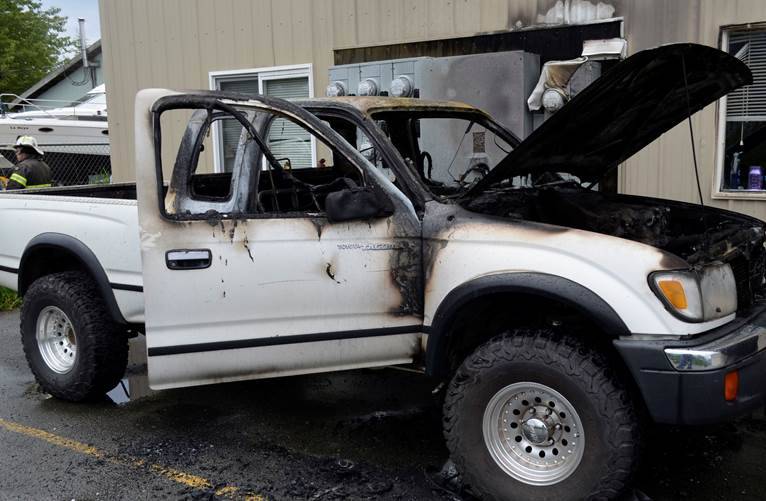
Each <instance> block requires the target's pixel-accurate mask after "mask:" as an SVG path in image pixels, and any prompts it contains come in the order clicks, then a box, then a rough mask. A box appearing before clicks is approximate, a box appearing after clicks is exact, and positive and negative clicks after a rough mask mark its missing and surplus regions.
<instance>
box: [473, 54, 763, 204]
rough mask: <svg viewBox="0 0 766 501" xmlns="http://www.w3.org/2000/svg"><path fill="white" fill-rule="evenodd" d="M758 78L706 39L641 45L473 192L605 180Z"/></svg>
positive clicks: (474, 194) (553, 119) (566, 106)
mask: <svg viewBox="0 0 766 501" xmlns="http://www.w3.org/2000/svg"><path fill="white" fill-rule="evenodd" d="M684 68H685V70H686V83H685V81H684ZM752 81H753V77H752V74H751V73H750V70H749V69H748V67H747V66H746V65H745V64H744V63H742V62H741V61H740V60H739V59H737V58H735V57H733V56H730V55H729V54H727V53H725V52H722V51H720V50H718V49H714V48H712V47H708V46H705V45H697V44H689V43H684V44H673V45H664V46H661V47H657V48H655V49H650V50H645V51H641V52H638V53H636V54H634V55H633V56H631V57H629V58H627V59H626V60H625V61H623V62H621V63H619V64H618V65H616V66H615V67H614V68H612V69H611V70H610V71H609V72H607V73H606V74H604V75H603V76H602V77H601V78H599V79H598V80H596V81H595V82H593V83H592V84H590V85H589V86H588V87H586V88H585V89H584V90H583V91H582V92H581V93H580V94H578V95H577V96H576V97H575V98H574V99H572V100H571V101H570V102H569V103H567V104H566V105H565V106H564V107H563V108H562V109H561V110H559V111H558V112H557V113H556V114H555V115H553V116H552V117H550V118H549V119H548V120H546V121H545V123H543V125H541V126H540V127H539V128H538V129H537V130H535V131H534V132H533V133H532V134H531V135H530V136H529V137H528V138H527V139H525V140H524V141H522V143H521V144H520V145H519V146H518V147H516V148H515V149H514V150H513V151H512V152H511V153H510V154H508V156H507V157H506V158H505V159H503V160H502V161H501V162H500V163H498V164H497V166H496V167H495V168H494V169H493V170H492V171H491V172H490V173H489V174H488V175H487V176H486V177H485V178H484V179H482V180H481V181H480V182H479V183H477V184H476V185H475V186H474V187H473V188H472V189H471V190H469V192H468V193H466V198H472V197H474V196H476V195H478V194H479V193H481V192H483V191H484V190H486V189H487V188H488V187H489V186H491V185H493V184H495V183H497V182H499V181H502V180H504V179H510V178H512V177H514V176H523V175H527V174H532V175H533V176H534V175H539V174H542V173H544V172H567V173H570V174H573V175H575V176H577V177H578V178H580V180H581V181H586V180H589V181H594V180H598V179H601V178H602V177H603V175H604V174H605V173H606V172H607V171H609V170H610V169H612V168H613V167H614V166H615V165H617V164H619V163H620V162H622V161H624V160H626V159H627V158H629V157H631V156H632V155H633V154H635V153H636V152H637V151H639V150H640V149H642V148H643V147H644V146H646V145H647V144H649V143H651V142H652V141H654V140H655V139H657V138H658V137H659V136H660V135H662V134H663V133H664V132H666V131H668V130H670V129H671V128H673V127H674V126H675V125H677V124H678V123H680V122H681V121H682V120H684V119H685V118H687V117H688V116H689V115H690V114H693V113H695V112H697V111H699V110H701V109H702V108H704V107H705V106H707V105H708V104H710V103H712V102H713V101H715V100H716V99H719V98H720V97H722V96H724V95H725V94H727V93H729V92H731V91H733V90H735V89H737V88H738V87H741V86H743V85H748V84H750V83H752ZM687 87H688V99H687V92H686V89H687ZM687 167H688V166H684V168H687Z"/></svg>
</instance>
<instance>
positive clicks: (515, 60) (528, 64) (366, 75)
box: [329, 51, 540, 138]
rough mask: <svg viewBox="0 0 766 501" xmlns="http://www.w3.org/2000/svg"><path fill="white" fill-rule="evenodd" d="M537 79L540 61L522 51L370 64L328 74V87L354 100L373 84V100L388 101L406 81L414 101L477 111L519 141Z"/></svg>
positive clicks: (526, 124)
mask: <svg viewBox="0 0 766 501" xmlns="http://www.w3.org/2000/svg"><path fill="white" fill-rule="evenodd" d="M539 75H540V58H539V56H537V55H536V54H531V53H529V52H523V51H508V52H491V53H486V54H470V55H466V56H452V57H417V58H411V59H395V60H389V61H375V62H371V63H359V64H349V65H343V66H334V67H332V68H330V71H329V77H330V82H331V83H332V82H340V83H342V84H343V85H344V86H345V87H346V90H347V93H348V94H350V95H358V93H359V84H360V83H362V82H364V81H365V80H367V79H370V80H372V81H373V82H374V83H375V85H376V87H377V94H376V95H387V94H389V92H390V86H391V82H392V80H394V79H396V78H398V77H400V76H405V77H407V78H409V79H410V81H411V82H412V83H413V86H414V88H415V89H417V92H418V94H419V97H421V98H423V99H448V100H452V101H462V102H464V103H468V104H471V105H473V106H476V107H478V108H481V109H483V110H484V111H486V112H488V113H489V114H490V115H492V116H493V117H494V118H495V119H496V120H498V121H499V122H501V123H503V124H504V125H505V126H506V127H508V128H509V129H510V130H511V131H512V132H513V133H514V134H516V135H517V136H519V137H520V138H524V137H526V136H528V135H529V133H530V132H532V130H533V129H534V128H533V126H532V114H531V113H530V112H529V110H528V109H527V104H526V103H527V97H528V96H529V94H530V93H531V92H532V89H533V88H534V85H535V83H537V79H538V77H539ZM365 89H366V88H365Z"/></svg>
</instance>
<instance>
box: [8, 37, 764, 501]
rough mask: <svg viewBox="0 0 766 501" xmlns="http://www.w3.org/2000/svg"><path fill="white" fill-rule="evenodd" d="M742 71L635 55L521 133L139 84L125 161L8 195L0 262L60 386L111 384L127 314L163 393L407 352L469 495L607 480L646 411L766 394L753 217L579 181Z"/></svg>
mask: <svg viewBox="0 0 766 501" xmlns="http://www.w3.org/2000/svg"><path fill="white" fill-rule="evenodd" d="M682 68H683V69H685V72H684V70H683V69H682ZM750 82H751V75H750V72H749V70H748V69H747V68H746V67H745V65H744V64H742V63H741V62H740V61H738V60H737V59H734V58H732V57H730V56H728V55H726V54H725V53H723V52H720V51H717V50H714V49H711V48H708V47H703V46H696V45H689V44H683V45H670V46H664V47H661V48H658V49H654V50H649V51H645V52H641V53H638V54H636V55H634V56H632V57H630V58H629V59H627V60H626V61H624V62H622V63H621V64H619V65H617V66H616V67H615V68H613V69H612V70H611V71H610V72H608V73H607V74H606V75H604V76H603V77H602V78H601V79H599V80H597V81H596V82H595V83H593V84H592V85H591V86H590V87H588V88H587V89H586V90H584V91H583V92H582V93H580V94H579V95H578V96H577V97H576V98H574V99H573V100H572V101H571V102H570V103H568V104H567V105H566V106H565V107H564V108H563V109H562V110H561V111H560V112H558V113H557V114H556V115H554V116H553V117H552V118H551V119H549V120H548V121H547V122H546V123H545V124H544V125H543V126H542V127H540V128H539V129H538V130H537V131H535V132H534V133H533V134H532V135H531V136H530V137H529V138H528V139H526V140H525V141H523V142H521V141H519V140H518V139H517V138H516V137H515V136H514V135H513V134H512V133H510V132H509V131H508V130H506V128H504V127H503V126H502V125H501V124H499V123H497V122H496V121H494V120H493V119H492V118H491V117H490V116H488V115H486V114H485V113H483V112H481V111H480V110H477V109H475V108H473V107H470V106H467V105H463V104H459V103H452V102H434V101H424V100H418V99H395V98H361V97H358V98H355V97H350V98H337V99H312V100H307V101H303V102H286V101H283V100H279V99H273V98H269V97H264V96H255V95H253V96H245V95H237V94H227V93H219V92H194V93H181V92H175V91H170V90H158V89H150V90H144V91H141V92H140V93H139V94H138V96H137V98H136V154H135V162H136V179H137V183H136V184H135V185H114V186H110V187H99V188H87V187H86V188H69V189H49V190H44V191H26V192H17V193H13V194H11V193H6V194H2V195H0V211H2V213H3V215H4V216H5V217H4V233H3V237H2V240H1V241H0V284H2V285H5V286H9V287H13V288H16V289H17V290H18V291H19V292H20V293H21V294H22V295H23V296H24V304H23V309H22V320H21V333H22V341H23V344H24V349H25V352H26V355H27V358H28V361H29V364H30V366H31V368H32V371H33V372H34V374H35V376H36V378H37V380H38V382H39V383H40V385H41V387H42V388H43V389H44V390H45V391H47V392H50V393H51V394H53V395H55V396H57V397H59V398H63V399H68V400H86V399H89V398H93V397H95V396H98V395H102V394H103V393H104V392H106V391H107V390H109V389H110V388H111V387H112V386H114V385H115V384H116V383H117V382H118V381H119V379H120V377H121V375H122V373H123V371H124V369H125V364H126V352H127V339H128V337H129V336H130V335H136V334H137V333H141V334H145V335H146V342H147V347H148V353H147V355H148V371H149V379H150V383H151V385H152V387H153V388H156V389H162V388H171V387H178V386H188V385H199V384H210V383H218V382H224V381H234V380H243V379H253V378H266V377H277V376H287V375H293V374H306V373H318V372H323V371H337V370H346V369H355V368H361V367H374V366H385V365H392V364H410V365H411V366H412V367H414V368H417V369H419V370H422V371H423V372H424V373H426V374H429V375H431V376H433V377H435V378H438V379H440V380H442V381H445V382H446V383H447V384H446V396H445V403H444V433H445V435H446V439H447V444H448V446H449V449H450V453H451V456H452V458H453V460H454V462H455V464H456V465H457V468H458V469H459V471H460V472H461V474H462V476H463V479H464V482H465V483H466V484H467V485H469V486H470V487H471V489H472V490H473V491H474V492H476V493H478V494H479V495H481V496H483V497H486V498H491V499H524V500H530V499H562V500H563V499H585V498H598V499H607V498H614V497H616V496H618V495H619V494H620V493H621V492H622V491H623V489H624V488H625V487H626V485H628V483H629V482H630V477H631V473H632V472H633V470H634V468H635V464H636V460H637V458H638V455H639V445H640V443H639V442H640V438H641V437H640V433H639V428H640V418H639V416H644V415H647V416H650V417H651V418H652V419H653V420H654V421H657V422H662V423H679V424H693V423H707V422H714V421H719V420H722V419H726V418H731V417H734V416H737V415H739V414H742V413H744V412H747V411H749V410H752V409H754V408H756V407H758V406H762V405H763V403H764V399H763V396H764V392H766V387H765V386H764V376H766V353H765V352H764V348H766V330H764V326H765V325H766V313H765V311H766V310H764V305H763V303H762V302H761V297H762V292H763V286H764V265H765V263H766V255H765V253H764V223H763V222H761V221H758V220H756V219H752V218H749V217H746V216H742V215H738V214H734V213H730V212H726V211H722V210H716V209H712V208H703V207H700V206H699V205H693V204H686V203H679V202H669V201H662V200H656V199H647V198H642V197H633V196H625V195H614V194H607V193H604V192H599V191H597V190H595V189H594V187H596V186H597V185H598V183H599V182H600V181H601V180H602V178H603V177H604V175H605V174H606V173H608V172H609V171H610V170H611V169H613V168H615V167H616V166H617V165H618V164H619V163H620V162H622V161H624V160H625V159H627V158H628V157H630V156H631V155H633V154H634V153H636V152H637V151H639V150H640V149H641V148H643V147H644V146H645V145H647V144H648V143H649V142H651V141H652V140H654V139H655V138H657V137H659V136H660V135H661V134H662V133H663V132H665V131H666V130H668V129H669V128H671V127H673V126H674V125H676V124H678V123H679V122H681V121H682V120H684V119H685V118H686V117H687V116H688V115H689V114H690V113H693V112H695V111H698V110H700V109H701V108H703V107H704V106H706V105H708V104H710V103H712V102H714V101H715V100H716V99H718V98H720V97H721V96H723V95H724V94H726V93H728V92H730V91H732V90H734V89H736V88H738V87H740V86H742V85H746V84H748V83H750ZM180 123H187V124H188V125H187V126H186V127H185V130H184V131H183V132H182V133H180V132H179V133H178V134H177V137H174V130H179V131H180V130H181V129H183V127H180V128H179V127H178V126H177V125H178V124H180ZM174 126H175V128H174ZM226 134H228V135H229V136H228V137H235V138H238V140H235V141H234V145H235V146H234V147H231V148H228V149H224V150H223V151H221V147H220V146H218V147H216V146H215V145H213V147H212V148H211V147H210V144H211V142H212V139H213V138H215V137H222V136H223V135H226ZM290 145H291V147H289V148H288V146H290ZM296 145H298V146H299V148H298V149H296V148H294V146H296ZM302 147H305V149H304V150H301V149H300V148H302ZM211 150H212V152H213V153H214V154H218V155H220V158H222V159H223V161H222V164H223V168H222V169H220V170H222V172H217V173H210V169H209V165H210V164H209V162H210V156H209V154H210V153H211ZM296 151H297V152H299V153H300V152H303V153H301V154H300V155H299V154H298V153H296ZM285 152H292V153H290V155H287V154H286V153H285ZM314 152H315V153H314ZM173 158H174V161H173ZM668 168H691V166H668Z"/></svg>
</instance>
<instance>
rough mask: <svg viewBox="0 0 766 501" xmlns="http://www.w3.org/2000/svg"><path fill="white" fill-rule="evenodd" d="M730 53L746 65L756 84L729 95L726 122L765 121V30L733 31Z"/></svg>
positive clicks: (730, 38) (730, 35) (730, 39)
mask: <svg viewBox="0 0 766 501" xmlns="http://www.w3.org/2000/svg"><path fill="white" fill-rule="evenodd" d="M729 53H730V54H732V55H734V56H735V57H737V58H739V59H740V60H741V61H742V62H744V63H745V64H747V66H748V67H749V68H750V71H752V72H753V84H752V85H748V86H745V87H741V88H739V89H737V90H736V91H734V92H732V93H731V94H729V96H728V98H727V100H726V121H728V122H763V121H766V30H757V31H756V30H741V31H730V32H729Z"/></svg>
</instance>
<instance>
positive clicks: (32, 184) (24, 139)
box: [5, 136, 51, 190]
mask: <svg viewBox="0 0 766 501" xmlns="http://www.w3.org/2000/svg"><path fill="white" fill-rule="evenodd" d="M14 149H15V150H16V160H17V161H18V163H17V164H16V165H15V167H14V168H13V172H11V175H10V177H9V178H8V183H7V185H6V187H5V189H6V190H25V189H30V188H46V187H48V186H51V168H50V167H48V164H46V163H45V162H43V160H42V158H43V155H44V153H43V150H41V149H40V147H39V146H37V140H36V139H35V138H34V137H32V136H19V137H18V138H17V139H16V144H15V145H14Z"/></svg>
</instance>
